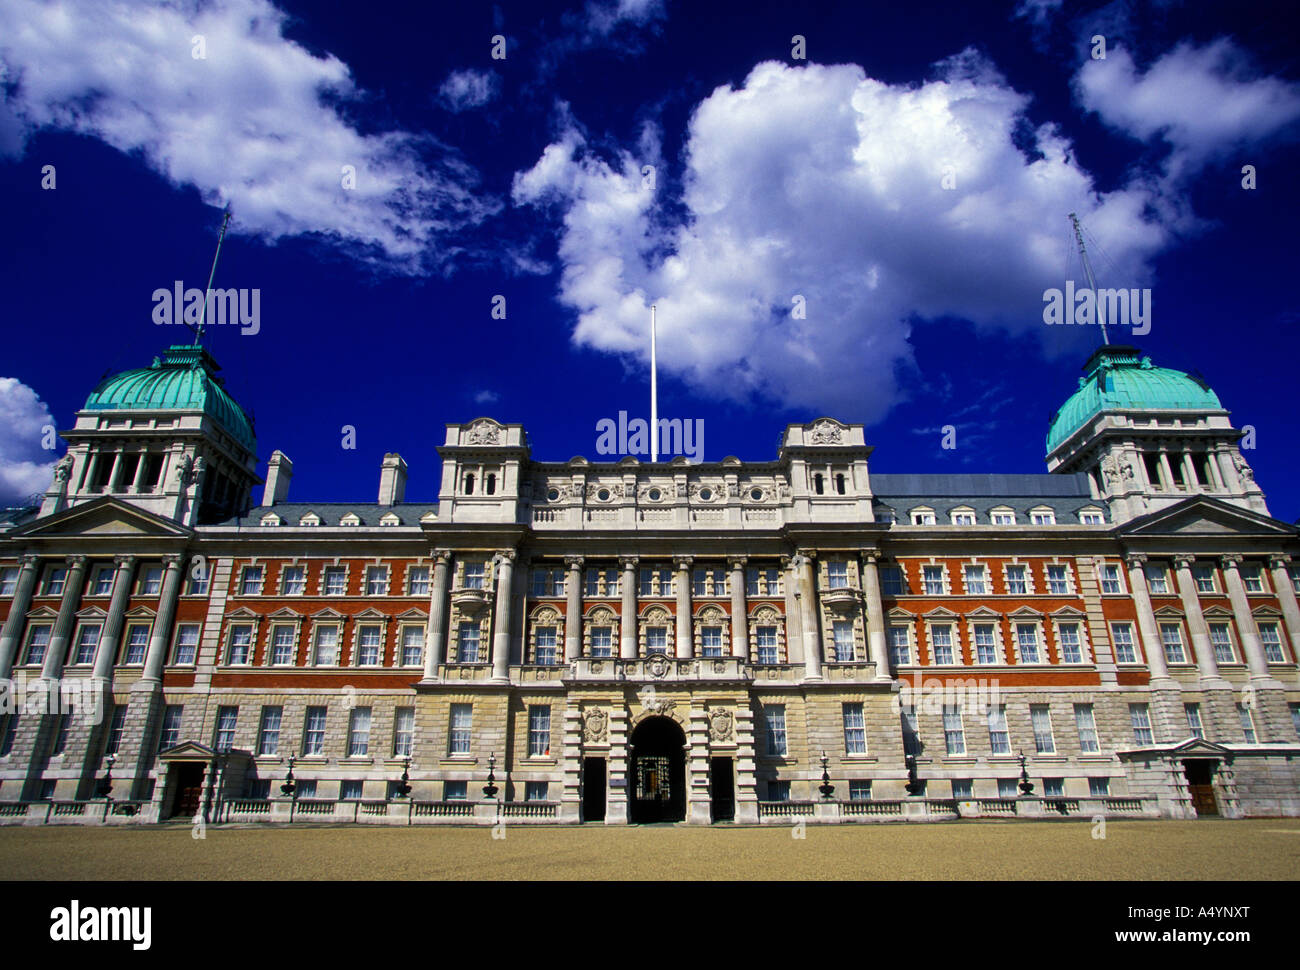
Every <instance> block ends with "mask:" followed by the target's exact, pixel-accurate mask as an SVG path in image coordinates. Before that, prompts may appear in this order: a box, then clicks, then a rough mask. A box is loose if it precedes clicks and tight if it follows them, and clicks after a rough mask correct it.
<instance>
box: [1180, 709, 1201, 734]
mask: <svg viewBox="0 0 1300 970" xmlns="http://www.w3.org/2000/svg"><path fill="white" fill-rule="evenodd" d="M1183 714H1184V715H1186V717H1187V730H1188V731H1190V732H1191V735H1192V737H1194V738H1203V737H1205V728H1204V726H1203V725H1202V724H1201V705H1200V704H1184V705H1183Z"/></svg>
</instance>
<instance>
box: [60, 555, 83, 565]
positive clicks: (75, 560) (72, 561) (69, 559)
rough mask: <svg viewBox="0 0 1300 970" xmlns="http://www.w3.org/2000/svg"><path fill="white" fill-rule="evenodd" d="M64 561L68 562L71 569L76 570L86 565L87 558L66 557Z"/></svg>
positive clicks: (80, 556) (77, 556)
mask: <svg viewBox="0 0 1300 970" xmlns="http://www.w3.org/2000/svg"><path fill="white" fill-rule="evenodd" d="M63 561H64V562H66V563H67V564H68V565H69V566H70V567H72V568H74V569H75V568H76V567H78V566H85V565H86V557H85V556H83V555H80V554H78V555H74V556H66V557H65V558H64V560H63Z"/></svg>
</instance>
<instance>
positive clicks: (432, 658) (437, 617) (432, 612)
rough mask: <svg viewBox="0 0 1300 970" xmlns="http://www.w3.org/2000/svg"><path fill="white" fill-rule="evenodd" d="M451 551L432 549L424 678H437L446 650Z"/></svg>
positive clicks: (430, 679) (426, 679) (427, 679)
mask: <svg viewBox="0 0 1300 970" xmlns="http://www.w3.org/2000/svg"><path fill="white" fill-rule="evenodd" d="M450 572H451V553H450V552H448V551H447V550H446V549H435V550H433V591H432V592H431V593H430V594H429V627H428V631H427V632H426V633H425V637H424V678H423V679H424V680H425V681H426V682H427V681H434V680H437V679H438V668H439V667H440V666H442V659H443V657H444V656H445V653H446V650H447V578H448V575H449V573H450Z"/></svg>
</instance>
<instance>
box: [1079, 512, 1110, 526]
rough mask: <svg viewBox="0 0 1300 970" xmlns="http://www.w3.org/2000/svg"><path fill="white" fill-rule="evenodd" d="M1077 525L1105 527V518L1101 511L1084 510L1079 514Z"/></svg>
mask: <svg viewBox="0 0 1300 970" xmlns="http://www.w3.org/2000/svg"><path fill="white" fill-rule="evenodd" d="M1079 523H1080V524H1081V525H1105V524H1106V516H1105V515H1104V514H1103V513H1102V511H1101V509H1084V510H1083V511H1081V512H1080V513H1079Z"/></svg>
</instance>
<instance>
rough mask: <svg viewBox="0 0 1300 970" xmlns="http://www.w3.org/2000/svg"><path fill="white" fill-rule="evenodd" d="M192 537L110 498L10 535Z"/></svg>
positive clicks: (159, 518) (180, 528) (167, 521)
mask: <svg viewBox="0 0 1300 970" xmlns="http://www.w3.org/2000/svg"><path fill="white" fill-rule="evenodd" d="M193 534H194V533H193V531H192V530H190V529H187V528H185V527H184V526H182V525H178V524H177V523H175V522H173V521H172V520H170V519H164V518H163V517H162V516H159V515H154V514H153V513H152V512H146V511H145V510H144V509H140V508H136V507H135V506H134V505H129V504H127V503H126V502H123V501H121V500H120V499H116V498H113V497H112V496H105V497H103V498H97V499H94V500H92V501H90V502H84V503H82V504H81V505H74V506H73V507H72V508H70V509H64V510H63V511H62V512H56V513H55V514H54V515H47V516H44V517H42V518H39V519H34V520H33V521H31V522H28V523H27V524H26V525H22V526H19V527H18V528H17V529H14V530H13V532H11V533H10V535H11V536H14V537H18V536H22V537H24V538H46V537H49V538H56V537H63V536H94V535H103V536H114V537H123V536H131V537H139V538H150V537H177V538H183V537H188V536H191V535H193Z"/></svg>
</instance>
